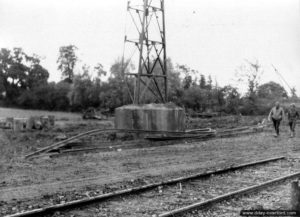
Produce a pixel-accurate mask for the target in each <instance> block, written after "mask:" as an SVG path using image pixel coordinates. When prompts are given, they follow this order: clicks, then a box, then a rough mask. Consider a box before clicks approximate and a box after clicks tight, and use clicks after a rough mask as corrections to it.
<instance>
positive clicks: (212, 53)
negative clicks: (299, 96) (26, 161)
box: [0, 0, 300, 93]
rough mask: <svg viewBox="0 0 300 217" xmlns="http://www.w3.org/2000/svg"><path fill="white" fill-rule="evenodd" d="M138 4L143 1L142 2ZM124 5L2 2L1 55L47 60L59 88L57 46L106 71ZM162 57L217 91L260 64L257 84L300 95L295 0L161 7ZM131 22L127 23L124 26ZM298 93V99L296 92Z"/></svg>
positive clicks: (195, 0) (180, 0) (116, 49)
mask: <svg viewBox="0 0 300 217" xmlns="http://www.w3.org/2000/svg"><path fill="white" fill-rule="evenodd" d="M141 2H142V0H141ZM126 4H127V0H0V47H6V48H12V47H22V48H23V49H24V50H25V52H27V53H36V54H38V55H40V56H43V57H45V59H44V60H43V62H42V64H43V66H44V67H45V68H47V69H48V70H49V72H50V80H55V81H57V80H59V79H60V72H58V71H57V64H56V60H57V57H58V49H59V47H60V46H62V45H69V44H74V45H76V46H77V47H78V48H79V52H78V54H79V58H80V59H81V60H82V63H87V64H89V65H92V66H93V65H95V64H96V63H98V62H100V63H102V64H103V65H104V67H105V69H106V70H109V67H110V65H111V64H112V63H113V62H114V60H115V59H116V58H117V57H120V56H121V55H122V50H123V39H124V29H125V24H126V19H125V18H126ZM165 4H166V19H167V21H166V25H167V53H168V57H170V58H171V59H172V60H173V63H180V64H187V65H188V66H190V67H191V68H193V69H196V70H198V71H199V72H200V73H203V74H205V75H209V74H211V75H212V77H213V78H216V79H217V80H218V82H219V83H220V84H221V85H225V84H228V83H230V84H236V83H235V82H233V80H234V79H235V69H236V68H237V67H238V66H239V65H241V64H242V63H243V61H244V59H249V60H254V59H258V60H259V61H260V62H261V64H262V65H263V67H264V69H265V72H264V75H263V78H262V81H263V82H264V81H269V80H274V81H275V82H279V83H280V79H279V77H278V76H277V75H276V74H275V73H274V71H273V69H272V68H271V64H272V63H273V64H274V65H275V66H276V67H277V68H278V69H279V71H280V72H281V73H282V74H283V76H284V77H285V79H286V80H287V82H288V83H289V84H290V85H291V86H295V87H296V88H297V89H299V90H300V87H299V84H300V73H299V72H300V62H299V60H300V7H299V5H300V4H299V0H165ZM127 22H129V21H127ZM299 90H298V93H299V92H300V91H299Z"/></svg>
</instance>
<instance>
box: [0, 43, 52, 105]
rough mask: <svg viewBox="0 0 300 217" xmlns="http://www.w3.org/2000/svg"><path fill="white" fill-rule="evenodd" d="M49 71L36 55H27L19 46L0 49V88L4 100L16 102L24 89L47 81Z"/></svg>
mask: <svg viewBox="0 0 300 217" xmlns="http://www.w3.org/2000/svg"><path fill="white" fill-rule="evenodd" d="M48 77H49V73H48V71H47V70H46V69H44V68H43V67H42V66H41V65H40V59H39V57H38V56H36V55H31V56H30V55H27V54H26V53H25V52H24V51H23V50H22V49H21V48H14V49H13V50H12V51H11V50H9V49H5V48H2V49H1V50H0V90H1V92H4V93H5V100H7V101H10V102H11V103H16V100H17V98H18V97H19V96H20V94H21V93H23V92H24V91H25V90H28V89H32V88H33V87H34V86H36V85H40V84H45V83H47V79H48Z"/></svg>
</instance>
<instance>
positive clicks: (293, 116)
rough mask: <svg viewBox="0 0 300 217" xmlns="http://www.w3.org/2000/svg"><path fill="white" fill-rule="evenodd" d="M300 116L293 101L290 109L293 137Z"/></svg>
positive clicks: (289, 115)
mask: <svg viewBox="0 0 300 217" xmlns="http://www.w3.org/2000/svg"><path fill="white" fill-rule="evenodd" d="M298 118H299V113H298V111H297V110H296V106H295V104H294V103H292V104H291V106H290V108H289V110H288V120H289V126H290V133H291V137H294V136H295V127H296V121H297V119H298Z"/></svg>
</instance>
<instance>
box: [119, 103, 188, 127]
mask: <svg viewBox="0 0 300 217" xmlns="http://www.w3.org/2000/svg"><path fill="white" fill-rule="evenodd" d="M115 128H116V129H128V130H150V131H171V132H178V131H184V130H185V112H184V109H183V108H181V107H178V106H176V105H174V104H146V105H126V106H122V107H119V108H117V109H116V112H115Z"/></svg>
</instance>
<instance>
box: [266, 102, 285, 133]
mask: <svg viewBox="0 0 300 217" xmlns="http://www.w3.org/2000/svg"><path fill="white" fill-rule="evenodd" d="M283 118H284V111H283V108H282V107H281V106H280V103H279V102H276V103H275V106H274V107H273V108H272V109H271V112H270V114H269V117H268V119H269V121H271V120H272V121H273V125H274V129H275V133H276V134H275V135H274V136H275V137H277V136H279V126H280V122H281V121H282V119H283Z"/></svg>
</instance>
